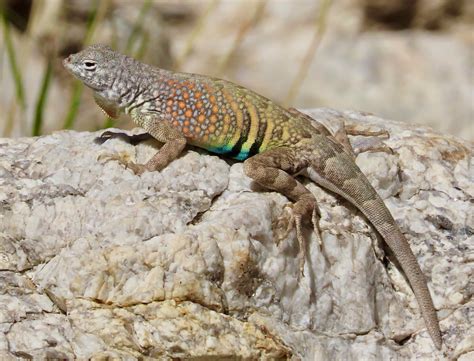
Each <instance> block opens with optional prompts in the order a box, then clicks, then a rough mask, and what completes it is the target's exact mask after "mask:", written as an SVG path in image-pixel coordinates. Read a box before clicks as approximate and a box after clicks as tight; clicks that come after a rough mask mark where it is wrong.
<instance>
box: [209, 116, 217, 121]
mask: <svg viewBox="0 0 474 361" xmlns="http://www.w3.org/2000/svg"><path fill="white" fill-rule="evenodd" d="M209 120H210V121H211V123H215V122H217V115H215V114H212V115H211V116H210V117H209Z"/></svg>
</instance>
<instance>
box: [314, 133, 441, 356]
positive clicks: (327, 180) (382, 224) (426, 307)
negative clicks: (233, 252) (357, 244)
mask: <svg viewBox="0 0 474 361" xmlns="http://www.w3.org/2000/svg"><path fill="white" fill-rule="evenodd" d="M324 143H325V144H319V146H324V147H323V149H324V151H323V152H321V151H318V148H316V149H315V158H317V159H315V161H313V162H311V166H310V167H309V168H308V171H307V172H308V176H309V177H310V178H311V180H313V181H314V182H315V183H317V184H319V185H321V186H322V187H324V188H326V189H328V190H330V191H332V192H334V193H337V194H339V195H340V196H342V197H343V198H345V199H347V200H348V201H349V202H351V203H352V204H353V205H354V206H356V207H357V208H358V209H359V210H360V211H361V212H362V213H363V214H364V215H365V216H366V217H367V219H368V220H369V221H370V222H371V223H372V225H373V226H374V227H375V229H376V230H377V231H378V232H379V233H380V235H381V236H382V237H383V239H384V240H385V242H386V243H387V244H388V246H389V247H390V248H391V249H392V251H393V253H394V254H395V257H396V258H397V260H398V262H399V263H400V265H401V267H402V269H403V271H404V272H405V275H406V277H407V278H408V281H409V282H410V286H411V288H412V290H413V292H414V294H415V297H416V299H417V301H418V304H419V306H420V309H421V314H422V315H423V319H424V320H425V323H426V327H427V329H428V332H429V334H430V336H431V338H432V339H433V342H434V344H435V346H436V348H437V349H438V350H439V349H441V343H442V340H441V331H440V329H439V323H438V317H437V314H436V310H435V308H434V306H433V301H432V299H431V295H430V292H429V290H428V286H427V284H426V279H425V276H424V275H423V273H422V271H421V269H420V266H419V265H418V262H417V260H416V257H415V256H414V254H413V252H412V251H411V249H410V246H409V244H408V242H407V240H406V238H405V236H404V235H403V234H402V232H401V231H400V228H399V227H398V226H397V224H396V222H395V220H394V219H393V217H392V215H391V214H390V211H389V210H388V209H387V207H386V206H385V204H384V202H383V201H382V199H381V198H380V197H379V195H378V194H377V192H376V191H375V189H374V188H373V187H372V185H371V184H370V183H369V181H368V180H367V178H366V177H365V175H364V174H363V173H362V171H361V170H360V169H359V167H358V166H357V165H356V164H355V163H354V161H353V160H352V158H351V157H350V156H349V155H348V154H347V153H346V152H345V151H344V150H343V149H342V147H340V146H339V144H333V143H332V142H327V141H324ZM328 146H329V148H330V149H328ZM319 149H321V147H319Z"/></svg>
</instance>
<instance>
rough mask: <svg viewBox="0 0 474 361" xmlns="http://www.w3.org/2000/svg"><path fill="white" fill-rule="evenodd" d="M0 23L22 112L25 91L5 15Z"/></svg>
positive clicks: (24, 106)
mask: <svg viewBox="0 0 474 361" xmlns="http://www.w3.org/2000/svg"><path fill="white" fill-rule="evenodd" d="M2 22H3V37H4V40H5V44H6V47H7V55H8V60H9V62H10V67H11V72H12V75H13V81H14V82H15V90H16V93H15V94H16V99H17V102H18V103H19V104H20V107H21V109H22V110H23V111H25V110H26V98H25V90H24V87H23V78H22V75H21V72H20V67H19V66H18V63H17V60H16V53H15V47H14V46H13V41H12V38H11V34H10V24H9V23H8V21H7V19H6V16H5V13H2Z"/></svg>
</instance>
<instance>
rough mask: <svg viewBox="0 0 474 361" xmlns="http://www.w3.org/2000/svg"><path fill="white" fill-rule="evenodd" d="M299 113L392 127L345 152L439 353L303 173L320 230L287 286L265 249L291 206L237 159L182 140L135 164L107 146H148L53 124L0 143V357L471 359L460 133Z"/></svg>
mask: <svg viewBox="0 0 474 361" xmlns="http://www.w3.org/2000/svg"><path fill="white" fill-rule="evenodd" d="M310 113H311V114H313V115H314V116H315V117H317V118H318V119H321V120H324V121H327V122H328V123H330V124H333V123H335V122H338V121H340V119H341V118H343V117H344V118H346V121H347V122H349V123H351V122H352V123H354V122H356V123H361V124H365V126H370V127H374V128H377V129H380V128H384V129H387V130H388V131H389V132H390V134H391V137H390V139H387V140H383V142H384V143H385V144H386V145H387V146H389V147H390V148H391V149H392V150H393V154H389V153H383V152H378V153H363V154H360V155H359V156H358V158H357V163H358V164H359V166H360V167H361V168H362V170H363V171H364V173H365V174H366V175H367V176H368V178H369V179H370V181H371V182H372V184H373V185H374V186H375V187H376V189H377V190H378V191H379V193H380V194H381V196H382V197H383V198H384V200H385V202H386V204H387V206H388V207H389V208H390V210H391V211H392V213H393V215H394V217H395V218H396V220H397V221H398V223H399V224H400V227H401V228H402V231H403V232H404V233H405V234H406V236H407V238H408V240H409V242H410V244H411V246H412V249H413V251H414V253H415V254H416V256H417V258H418V260H419V262H420V264H421V268H422V269H423V271H424V273H425V275H426V277H427V279H428V281H429V286H430V289H431V290H432V294H433V298H434V303H435V306H436V308H437V309H438V310H439V313H438V315H439V318H440V319H441V329H442V332H443V340H444V344H445V345H444V349H443V351H442V352H438V351H436V350H435V348H434V346H433V344H432V342H431V340H430V338H429V336H428V335H427V332H426V330H425V328H424V323H423V320H422V319H421V318H420V314H419V309H418V305H417V304H416V301H415V299H414V296H413V294H412V292H411V290H410V288H409V286H408V284H407V283H406V281H405V279H404V277H403V275H402V274H401V273H400V271H399V269H398V268H396V267H395V266H394V265H393V264H392V263H391V262H390V261H388V260H391V256H390V254H389V253H388V252H384V247H383V242H381V241H380V239H379V238H378V237H377V236H376V234H375V232H374V231H373V229H372V228H371V227H370V226H369V225H368V223H367V221H366V220H365V219H364V217H363V216H361V214H360V213H359V212H358V211H356V209H355V208H354V207H352V206H350V205H349V204H348V203H347V202H345V201H343V200H341V199H340V198H338V197H336V196H334V195H332V194H330V193H328V192H326V191H324V190H322V189H321V188H319V187H317V186H315V185H313V184H311V183H310V182H306V184H308V187H309V188H310V189H311V191H312V192H314V193H315V195H316V196H317V199H318V200H319V205H320V208H321V212H322V219H321V222H320V228H321V234H322V239H321V240H319V239H318V238H317V237H316V236H315V235H314V234H313V233H312V232H311V230H310V229H308V232H307V237H308V241H309V250H310V257H309V258H310V260H309V261H308V262H307V264H306V271H305V276H304V277H303V278H302V279H300V280H299V281H298V262H297V260H296V258H295V256H296V254H297V251H298V247H297V242H296V240H295V234H294V232H291V233H290V234H289V235H288V237H287V238H286V239H283V240H281V241H280V243H279V244H277V243H276V238H277V236H278V234H279V233H280V232H278V229H276V227H275V223H276V221H277V219H278V217H280V216H282V215H284V214H285V212H288V208H287V207H286V206H287V205H288V200H287V199H286V198H285V197H283V196H282V195H280V194H278V193H274V192H268V191H265V190H262V189H258V187H255V186H254V185H253V184H252V182H251V181H250V180H249V179H248V178H247V177H245V176H244V174H243V170H242V164H241V163H227V162H226V161H225V160H223V159H221V158H219V157H216V156H213V155H209V154H207V153H205V152H201V151H199V153H198V152H196V150H188V151H186V152H185V154H184V155H183V156H182V157H181V158H179V159H177V160H175V161H174V162H172V163H171V164H170V165H169V166H168V167H167V168H166V169H165V170H163V171H162V172H152V173H146V174H144V175H142V176H136V175H134V174H133V173H132V172H131V171H130V170H127V169H124V168H123V167H122V166H121V165H119V164H118V163H117V162H116V161H107V155H110V154H116V153H121V154H122V155H124V156H129V157H130V158H132V159H137V160H138V161H145V160H147V159H148V158H149V157H150V156H151V155H152V154H154V152H156V147H157V144H156V143H153V142H149V143H147V144H141V145H139V146H137V147H133V146H131V145H129V144H126V143H124V142H122V141H120V140H112V141H109V142H106V143H105V144H103V145H96V144H94V143H93V139H94V137H96V136H98V135H99V134H100V132H96V133H78V132H72V131H62V132H57V133H54V134H52V135H49V136H43V137H39V138H20V139H0V358H1V359H13V358H21V357H35V358H45V357H48V358H54V357H56V358H69V359H71V358H73V357H77V358H81V359H88V358H102V357H107V356H108V357H114V358H122V359H130V360H133V359H137V358H139V357H151V358H160V359H171V358H199V357H211V356H213V357H215V358H216V359H223V358H227V359H229V358H232V357H237V358H240V359H249V360H251V359H305V360H332V359H347V360H356V359H360V360H379V359H397V360H405V359H440V360H443V359H451V358H459V360H467V359H469V358H470V357H474V336H473V334H474V328H473V326H472V325H473V324H474V319H473V318H474V307H473V306H474V302H473V300H472V293H473V290H474V284H473V279H474V277H473V271H474V245H473V243H474V242H473V234H474V207H473V203H472V199H473V197H474V169H473V165H472V155H473V146H472V144H470V143H468V142H465V141H462V140H459V139H456V138H453V137H447V136H441V135H439V134H437V133H434V132H432V131H430V130H428V129H425V128H416V127H413V126H409V125H406V124H401V123H395V122H390V121H387V120H383V119H380V118H377V117H375V116H372V115H368V114H363V113H356V112H337V111H334V110H329V109H316V110H313V111H311V112H310ZM136 132H140V130H138V129H137V130H136ZM366 141H368V140H367V139H366V138H359V137H357V138H353V142H354V144H355V145H356V146H363V145H364V142H366ZM375 141H380V140H377V139H375ZM385 255H387V256H388V259H387V257H386V256H385Z"/></svg>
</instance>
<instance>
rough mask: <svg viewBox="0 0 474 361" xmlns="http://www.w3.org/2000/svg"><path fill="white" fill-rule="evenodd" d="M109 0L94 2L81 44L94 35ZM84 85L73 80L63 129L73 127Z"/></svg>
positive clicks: (86, 42)
mask: <svg viewBox="0 0 474 361" xmlns="http://www.w3.org/2000/svg"><path fill="white" fill-rule="evenodd" d="M109 4H110V1H99V0H96V1H95V2H94V9H93V10H92V12H91V13H90V14H89V18H88V19H87V31H86V36H85V37H84V42H83V45H88V44H89V43H90V41H91V40H92V37H93V35H94V32H95V29H96V28H97V24H98V23H99V22H100V21H101V20H102V18H103V17H104V15H105V14H106V12H107V8H108V7H109ZM83 88H84V85H83V84H82V82H80V81H75V82H74V85H73V89H72V97H71V101H70V103H69V110H68V113H67V115H66V119H65V120H64V125H63V128H64V129H71V128H73V127H74V123H75V122H76V116H77V111H78V109H79V104H80V101H81V96H82V91H83Z"/></svg>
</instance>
